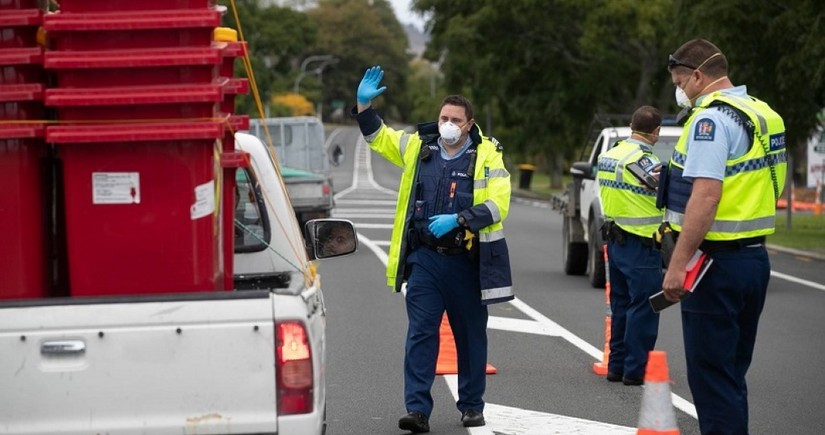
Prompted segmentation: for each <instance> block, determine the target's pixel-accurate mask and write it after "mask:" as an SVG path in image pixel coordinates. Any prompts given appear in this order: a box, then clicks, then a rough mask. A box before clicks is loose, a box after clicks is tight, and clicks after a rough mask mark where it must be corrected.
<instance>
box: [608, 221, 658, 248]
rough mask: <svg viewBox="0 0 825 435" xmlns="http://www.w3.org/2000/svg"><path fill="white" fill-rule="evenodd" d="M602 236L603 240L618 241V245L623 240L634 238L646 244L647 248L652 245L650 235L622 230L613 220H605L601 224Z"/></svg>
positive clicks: (621, 243) (623, 242)
mask: <svg viewBox="0 0 825 435" xmlns="http://www.w3.org/2000/svg"><path fill="white" fill-rule="evenodd" d="M602 237H603V238H604V239H605V240H608V241H611V242H614V243H618V244H620V245H624V244H625V241H626V240H628V239H636V240H638V241H639V242H641V243H642V245H644V246H647V247H648V248H652V247H653V239H652V238H651V237H642V236H639V235H636V234H633V233H629V232H627V231H625V230H623V229H622V228H621V227H620V226H619V225H617V224H616V223H615V222H613V221H606V222H605V223H604V225H602Z"/></svg>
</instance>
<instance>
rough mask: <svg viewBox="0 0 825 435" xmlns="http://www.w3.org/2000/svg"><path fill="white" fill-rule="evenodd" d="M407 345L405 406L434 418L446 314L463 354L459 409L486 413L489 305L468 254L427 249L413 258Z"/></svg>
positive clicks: (420, 250) (459, 383) (408, 285)
mask: <svg viewBox="0 0 825 435" xmlns="http://www.w3.org/2000/svg"><path fill="white" fill-rule="evenodd" d="M407 264H408V267H411V268H412V271H411V272H410V277H409V279H408V280H407V295H406V298H405V300H406V305H407V318H408V319H409V325H408V329H407V345H406V353H405V356H404V402H405V404H406V407H407V411H408V412H413V411H418V412H421V413H424V415H426V416H428V417H429V416H430V414H431V412H432V409H433V397H432V394H431V393H430V388H431V387H432V385H433V381H434V380H435V366H436V360H437V359H438V346H439V328H440V325H441V319H442V317H443V314H444V311H445V310H446V311H447V317H448V319H449V322H450V327H451V329H452V331H453V336H455V345H456V352H457V356H458V402H457V403H456V405H457V407H458V410H459V411H460V412H462V413H463V412H464V411H467V410H471V409H472V410H477V411H483V410H484V400H483V398H482V396H483V395H484V389H485V387H486V377H485V376H486V369H487V307H486V306H484V305H481V290H480V284H479V279H478V267H477V265H475V264H474V263H473V262H472V261H471V260H470V258H469V257H468V256H467V255H463V254H459V255H441V254H439V253H437V252H435V251H433V250H431V249H429V248H426V247H421V248H418V249H416V250H415V251H413V252H412V253H411V254H410V255H409V256H408V257H407Z"/></svg>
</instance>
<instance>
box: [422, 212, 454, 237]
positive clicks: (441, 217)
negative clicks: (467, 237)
mask: <svg viewBox="0 0 825 435" xmlns="http://www.w3.org/2000/svg"><path fill="white" fill-rule="evenodd" d="M428 228H429V229H430V232H431V233H433V235H434V236H435V237H436V238H438V237H441V236H443V235H444V234H447V233H449V232H450V231H452V230H454V229H456V228H458V215H457V214H455V213H454V214H437V215H435V216H433V217H431V218H430V226H429V227H428Z"/></svg>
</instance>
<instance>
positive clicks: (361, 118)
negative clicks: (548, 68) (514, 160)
mask: <svg viewBox="0 0 825 435" xmlns="http://www.w3.org/2000/svg"><path fill="white" fill-rule="evenodd" d="M355 119H356V120H357V121H358V124H359V126H360V128H361V132H362V134H363V135H364V139H365V140H366V141H367V143H368V144H369V146H370V148H372V149H373V150H375V151H376V152H378V153H379V154H381V155H382V156H383V157H384V158H386V159H387V160H389V161H390V162H391V163H393V164H395V165H397V166H400V167H401V168H402V169H403V172H402V175H401V184H400V186H399V189H398V200H397V203H396V209H395V220H394V222H393V230H392V237H391V239H390V253H389V259H388V262H387V285H389V286H390V287H391V288H392V289H393V291H395V292H397V291H400V290H401V284H402V283H403V281H404V280H405V279H406V275H405V267H406V257H407V255H408V254H409V252H410V247H409V246H408V244H407V241H408V240H407V237H405V235H406V234H408V232H409V230H410V229H411V228H412V214H413V207H412V206H411V201H410V198H411V197H414V192H413V190H414V186H415V179H416V176H417V173H418V168H419V160H420V158H419V156H420V154H421V148H422V145H424V143H425V142H427V141H429V140H433V139H434V138H435V137H434V136H429V135H424V136H426V137H424V138H422V132H423V130H424V128H419V130H418V131H416V132H415V133H412V134H410V133H407V132H405V131H401V130H395V129H392V128H390V127H388V126H387V125H386V124H384V123H383V122H382V121H381V120H380V118H379V117H378V115H377V113H376V112H375V110H374V109H373V108H369V109H367V110H365V111H363V112H361V113H358V114H357V115H355ZM424 125H425V124H422V126H424ZM432 125H433V124H432V123H430V124H429V126H430V127H432ZM434 132H435V135H437V129H434ZM470 137H471V138H472V140H473V143H474V144H475V145H476V146H477V148H476V149H477V157H476V163H475V168H474V171H473V180H474V181H473V206H472V207H471V208H469V209H467V210H464V211H462V212H461V213H460V214H461V216H463V217H464V219H465V220H466V224H467V226H468V228H469V229H470V230H471V231H473V232H474V233H476V234H477V236H478V242H479V282H480V284H481V300H482V303H483V304H485V305H486V304H492V303H498V302H505V301H509V300H511V299H513V298H514V295H513V284H512V277H511V273H510V255H509V251H508V249H507V242H506V240H505V238H504V226H503V224H502V223H503V222H504V220H505V219H506V218H507V214H508V212H509V209H510V190H511V187H510V173H509V172H508V171H507V169H505V168H504V160H503V159H502V147H501V145H500V144H499V143H498V141H496V140H495V139H493V138H489V137H482V136H481V130H480V129H479V128H478V126H477V125H473V127H472V129H471V131H470ZM424 146H425V147H426V145H424Z"/></svg>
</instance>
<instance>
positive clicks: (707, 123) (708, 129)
mask: <svg viewBox="0 0 825 435" xmlns="http://www.w3.org/2000/svg"><path fill="white" fill-rule="evenodd" d="M715 136H716V123H714V122H713V120H712V119H710V118H702V119H700V120H699V121H697V122H696V128H695V129H694V131H693V140H707V141H712V140H713V138H714V137H715Z"/></svg>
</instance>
